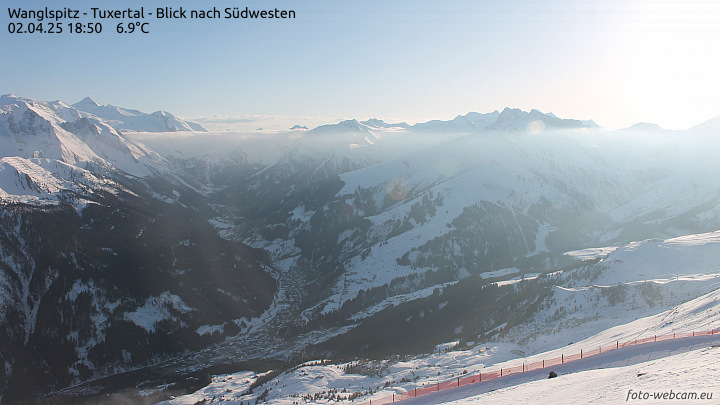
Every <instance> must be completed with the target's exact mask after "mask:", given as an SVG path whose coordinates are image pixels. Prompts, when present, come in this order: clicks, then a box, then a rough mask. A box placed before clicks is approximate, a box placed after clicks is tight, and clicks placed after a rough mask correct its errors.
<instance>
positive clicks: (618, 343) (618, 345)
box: [615, 340, 620, 349]
mask: <svg viewBox="0 0 720 405" xmlns="http://www.w3.org/2000/svg"><path fill="white" fill-rule="evenodd" d="M615 348H616V349H619V348H620V341H619V340H618V341H617V347H615Z"/></svg>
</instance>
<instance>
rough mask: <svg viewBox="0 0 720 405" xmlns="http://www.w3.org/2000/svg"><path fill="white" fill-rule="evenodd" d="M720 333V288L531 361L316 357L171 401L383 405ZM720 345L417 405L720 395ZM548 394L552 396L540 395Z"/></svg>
mask: <svg viewBox="0 0 720 405" xmlns="http://www.w3.org/2000/svg"><path fill="white" fill-rule="evenodd" d="M719 328H720V290H715V291H713V292H710V293H708V294H705V295H703V296H701V297H698V298H696V299H694V300H691V301H689V302H687V303H684V304H681V305H678V306H677V307H675V308H672V309H670V310H668V311H664V312H661V313H658V314H656V315H650V316H647V317H644V318H640V319H638V320H635V321H633V322H629V323H626V324H622V325H618V326H616V327H613V328H610V329H608V330H604V331H601V332H600V333H597V334H595V335H593V336H589V337H588V338H587V339H584V340H582V341H579V342H577V343H574V344H571V345H569V346H564V347H562V348H559V349H556V350H551V351H543V352H541V353H538V354H537V355H535V356H531V357H523V356H522V355H521V353H522V352H521V351H520V347H518V346H516V345H513V344H508V343H501V342H479V343H476V345H475V346H474V347H473V348H471V349H464V350H457V348H455V349H454V348H453V346H454V345H455V344H456V343H457V342H455V343H450V344H447V345H441V346H438V352H437V353H435V354H432V355H429V356H420V357H415V358H409V359H406V360H400V361H398V360H386V361H367V362H362V361H361V362H350V363H337V364H323V362H318V361H311V362H307V363H305V364H302V365H300V366H297V367H295V368H294V369H292V370H290V371H286V372H284V373H281V374H280V375H278V376H276V377H275V378H274V379H272V380H270V381H269V382H266V383H264V384H261V385H259V386H256V387H254V389H253V390H250V391H249V390H248V389H249V386H250V384H251V383H252V382H253V381H255V380H256V379H257V378H258V377H260V376H259V375H257V374H254V373H239V374H231V375H222V376H217V377H215V378H213V382H212V383H211V384H210V385H209V386H208V387H206V388H204V389H202V390H200V391H198V392H196V393H194V394H192V395H188V396H184V397H178V398H176V399H173V400H170V401H167V402H166V403H167V404H193V403H197V402H198V401H203V400H204V401H207V402H209V403H217V402H223V403H224V402H227V403H239V402H240V401H242V402H243V403H247V402H248V401H251V402H252V401H254V400H255V399H256V398H258V396H260V395H263V398H264V400H265V401H267V403H269V404H296V403H342V402H344V401H346V400H348V399H354V400H355V402H362V403H367V401H369V400H370V399H375V400H379V399H381V398H386V397H387V396H388V395H392V394H393V393H395V394H396V395H398V397H399V394H400V393H402V392H405V391H411V390H413V389H414V388H416V387H418V388H420V387H424V386H428V385H434V384H436V383H437V382H443V381H447V380H452V379H454V378H457V377H465V376H466V375H471V374H473V373H476V372H478V371H483V372H486V371H493V370H496V369H499V368H501V367H502V368H509V367H514V366H517V365H520V364H522V363H526V364H529V363H532V362H535V361H537V360H539V359H550V358H555V357H558V356H560V354H563V353H565V354H575V353H576V352H579V351H580V349H585V350H586V351H589V350H588V349H593V348H597V347H598V346H599V345H608V344H612V343H615V342H616V341H620V342H626V341H630V340H633V339H640V338H644V337H652V336H654V335H667V334H672V333H674V332H688V331H693V330H697V331H706V330H713V329H719ZM567 332H569V331H558V332H557V333H556V338H557V340H558V341H559V342H564V341H565V340H567V339H568V338H571V335H570V334H567ZM693 339H695V340H693ZM718 342H720V334H718V335H715V336H705V337H701V338H686V339H679V340H670V341H665V342H663V343H657V344H656V343H650V344H646V345H640V346H629V347H626V348H622V349H620V350H614V351H611V352H608V353H606V354H602V355H595V356H593V357H589V358H586V359H584V360H582V361H575V362H572V363H568V364H565V365H561V366H554V367H553V368H552V370H554V371H556V372H557V373H558V374H559V375H560V377H559V378H557V379H556V380H551V381H548V380H547V375H548V372H549V371H548V370H547V369H543V370H538V371H535V372H528V373H522V374H515V375H512V376H510V377H505V378H500V379H496V380H492V381H489V382H487V383H480V384H471V385H468V386H464V387H461V388H458V389H457V390H448V391H443V392H439V393H437V394H430V395H427V396H425V397H418V398H417V399H412V400H409V401H407V403H417V404H436V403H446V402H448V401H457V402H452V403H458V404H460V403H462V404H464V403H528V399H529V398H532V399H533V400H532V401H529V402H531V403H557V400H558V398H560V397H559V396H556V395H552V396H546V395H547V392H550V391H552V390H554V389H558V390H559V392H560V393H562V394H563V395H564V396H563V397H562V398H563V400H562V401H560V402H563V403H578V404H579V403H590V402H592V403H596V402H597V403H617V402H621V401H624V398H625V395H626V394H627V392H628V390H635V391H636V392H637V391H638V390H643V391H658V392H667V391H668V390H670V389H673V391H674V392H686V391H695V392H711V393H713V394H714V395H715V396H716V397H717V395H720V391H718V389H719V388H720V387H718V386H717V384H716V383H715V381H714V379H708V378H707V376H708V375H714V374H715V373H716V372H717V371H718V369H717V361H718V360H720V351H719V350H718V348H717V344H718ZM713 345H715V346H713ZM711 346H712V347H711ZM643 376H644V377H643ZM679 376H682V377H679ZM703 376H704V377H703ZM640 377H643V378H640ZM700 377H703V378H700ZM573 387H574V388H573ZM581 387H585V389H582V388H581ZM540 393H542V396H538V395H539V394H540ZM544 398H547V399H548V400H547V401H545V399H544ZM516 401H519V402H516ZM538 401H540V402H538Z"/></svg>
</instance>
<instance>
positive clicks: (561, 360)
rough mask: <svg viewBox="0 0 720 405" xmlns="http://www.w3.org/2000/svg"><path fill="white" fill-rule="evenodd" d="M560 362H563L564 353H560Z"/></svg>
mask: <svg viewBox="0 0 720 405" xmlns="http://www.w3.org/2000/svg"><path fill="white" fill-rule="evenodd" d="M560 364H565V355H564V354H562V353H561V354H560Z"/></svg>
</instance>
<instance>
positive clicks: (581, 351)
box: [580, 349, 582, 359]
mask: <svg viewBox="0 0 720 405" xmlns="http://www.w3.org/2000/svg"><path fill="white" fill-rule="evenodd" d="M580 358H581V359H582V349H580Z"/></svg>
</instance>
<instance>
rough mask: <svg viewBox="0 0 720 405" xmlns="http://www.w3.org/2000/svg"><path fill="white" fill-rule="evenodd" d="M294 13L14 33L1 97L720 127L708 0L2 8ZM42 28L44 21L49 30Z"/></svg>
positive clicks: (145, 106) (168, 2) (184, 109)
mask: <svg viewBox="0 0 720 405" xmlns="http://www.w3.org/2000/svg"><path fill="white" fill-rule="evenodd" d="M58 4H60V5H62V6H66V5H67V6H70V7H76V8H80V9H83V10H88V11H89V9H90V7H102V8H103V9H105V8H127V7H140V6H143V7H145V9H146V10H154V9H155V8H156V7H162V6H172V7H175V8H177V7H179V6H181V5H184V6H185V7H186V8H196V9H197V8H200V7H199V6H198V5H199V4H202V5H203V7H202V8H212V7H213V6H215V7H217V8H219V9H221V10H222V9H224V8H226V7H236V6H237V7H240V8H241V9H242V8H245V7H249V8H250V9H271V8H279V9H292V10H295V12H296V15H297V18H296V19H295V20H264V21H249V20H224V19H223V20H214V21H212V20H203V21H197V20H195V21H193V20H163V21H160V20H156V19H154V18H153V19H149V20H148V21H149V23H150V25H149V27H150V31H151V33H150V34H145V35H140V34H132V35H119V34H116V33H115V24H116V23H117V22H118V20H105V21H101V23H102V24H103V33H102V34H101V35H94V34H84V35H83V34H70V33H62V34H33V35H30V34H25V35H17V34H16V35H10V34H9V33H8V32H7V27H8V23H9V22H10V21H9V18H8V14H7V10H6V9H5V8H3V9H2V10H0V14H1V15H2V25H1V26H0V28H2V34H0V43H1V44H2V50H3V57H2V58H1V59H0V72H2V75H3V80H2V85H0V92H1V93H14V94H16V95H19V96H25V97H31V98H37V99H43V100H55V99H62V100H64V101H66V102H69V103H73V102H76V101H79V100H80V99H81V98H83V97H85V96H86V95H91V96H93V97H94V98H95V99H96V100H97V101H98V102H100V103H102V104H114V105H120V106H126V107H132V108H138V109H141V110H144V111H148V112H150V111H155V110H157V109H165V110H168V111H171V112H173V113H175V114H178V115H181V116H185V117H199V116H210V115H216V114H219V115H227V116H232V115H246V114H263V115H289V116H321V117H338V118H340V117H342V118H359V119H367V118H371V117H377V118H383V119H386V120H389V121H394V120H403V121H408V122H418V121H426V120H430V119H451V118H453V117H454V116H455V115H458V114H465V113H467V112H469V111H477V112H488V111H492V110H495V109H502V108H504V107H506V106H510V107H517V108H522V109H525V110H530V109H532V108H537V109H539V110H541V111H544V112H553V113H555V114H556V115H558V116H561V117H564V118H579V119H594V120H595V121H597V122H598V123H599V124H601V125H604V126H608V127H624V126H629V125H631V124H633V123H636V122H640V121H644V122H654V123H658V124H660V125H661V126H663V127H666V128H672V129H675V128H685V127H689V126H692V125H695V124H698V123H700V122H702V121H705V120H707V119H710V118H713V117H716V116H718V115H720V23H719V21H720V1H716V0H677V1H663V0H655V1H649V0H602V1H596V0H572V1H571V0H562V1H547V0H532V1H531V0H502V1H457V0H449V1H448V0H446V1H437V0H433V1H426V0H384V1H375V0H362V1H361V0H356V1H346V0H304V1H301V0H295V1H288V0H280V1H273V0H264V1H239V0H204V1H192V2H191V1H179V0H164V1H160V0H125V1H113V0H110V1H108V0H103V1H97V0H93V1H74V2H73V1H66V2H56V1H51V0H45V1H34V0H33V1H27V0H4V1H3V6H7V7H11V8H14V7H24V8H39V7H45V6H48V7H51V8H52V7H57V5H58ZM46 23H47V21H46Z"/></svg>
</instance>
